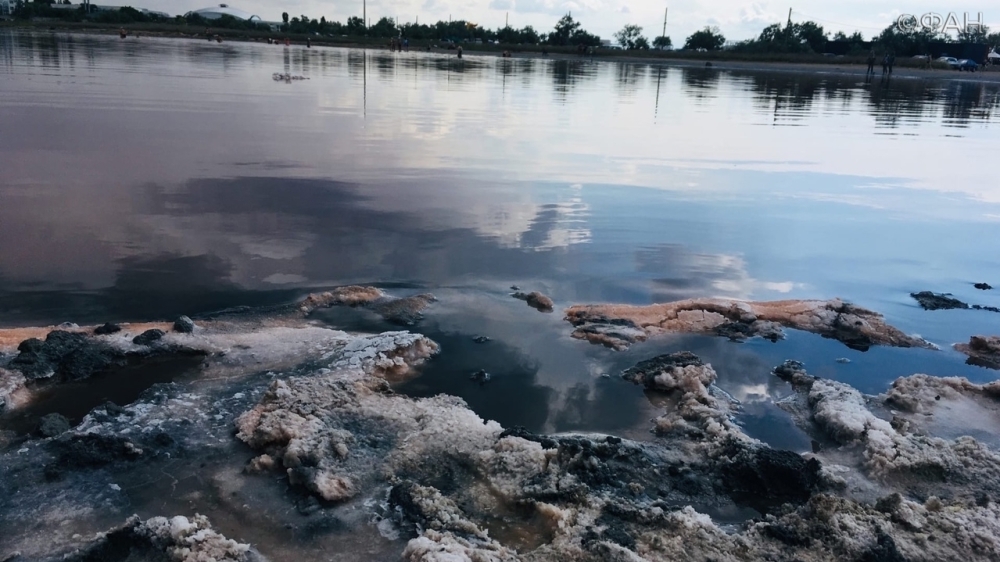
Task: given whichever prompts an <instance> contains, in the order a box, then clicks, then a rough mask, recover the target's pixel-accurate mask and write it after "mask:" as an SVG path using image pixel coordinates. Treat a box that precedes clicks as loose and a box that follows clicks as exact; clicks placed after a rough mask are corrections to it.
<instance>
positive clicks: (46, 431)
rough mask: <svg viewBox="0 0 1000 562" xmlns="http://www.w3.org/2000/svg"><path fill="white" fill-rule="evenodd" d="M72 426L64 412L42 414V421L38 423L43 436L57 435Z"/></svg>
mask: <svg viewBox="0 0 1000 562" xmlns="http://www.w3.org/2000/svg"><path fill="white" fill-rule="evenodd" d="M70 427H72V426H71V425H70V423H69V419H68V418H66V416H64V415H62V414H56V413H52V414H46V415H44V416H42V421H41V423H39V424H38V433H40V434H41V435H42V437H55V436H56V435H60V434H62V433H65V432H67V431H69V428H70Z"/></svg>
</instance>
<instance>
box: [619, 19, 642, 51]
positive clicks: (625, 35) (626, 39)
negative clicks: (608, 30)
mask: <svg viewBox="0 0 1000 562" xmlns="http://www.w3.org/2000/svg"><path fill="white" fill-rule="evenodd" d="M614 37H615V40H616V41H618V44H619V45H621V46H622V47H623V48H625V49H628V50H633V49H638V48H639V47H638V45H637V43H638V41H639V40H640V39H642V41H643V42H644V43H645V44H646V48H649V42H648V41H646V38H645V37H643V36H642V27H640V26H638V25H635V24H634V23H630V24H628V25H626V26H625V27H623V28H621V30H620V31H618V32H617V33H615V35H614Z"/></svg>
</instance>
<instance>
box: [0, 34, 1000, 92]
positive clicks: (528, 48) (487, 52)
mask: <svg viewBox="0 0 1000 562" xmlns="http://www.w3.org/2000/svg"><path fill="white" fill-rule="evenodd" d="M0 29H15V30H30V31H36V32H37V31H46V30H48V31H60V32H69V33H82V34H95V35H117V34H118V30H119V28H118V27H116V26H112V25H107V24H93V23H74V22H63V21H53V22H39V21H35V22H23V21H14V22H10V21H6V22H4V21H0ZM127 29H128V30H129V32H130V34H133V35H134V34H139V35H140V37H141V36H148V37H159V38H176V39H195V40H200V41H205V39H206V36H205V32H204V31H202V32H199V31H197V30H195V29H193V28H188V27H180V26H174V25H169V24H167V25H164V24H133V25H129V26H127ZM208 29H210V31H211V33H212V34H217V35H219V36H220V37H221V38H223V39H224V40H225V41H240V42H248V43H255V42H257V43H259V42H261V41H266V39H267V38H268V37H271V38H275V39H280V41H284V39H285V37H288V38H289V40H290V41H291V42H292V46H293V47H294V46H299V47H301V46H303V45H304V44H305V41H306V39H309V40H310V41H311V42H312V45H313V46H315V47H340V48H354V49H372V50H385V49H386V45H385V40H383V39H381V38H378V39H376V38H372V39H364V38H358V37H343V38H333V37H310V36H306V35H297V34H283V33H280V32H278V33H267V32H257V31H247V30H234V29H223V28H218V29H216V28H208ZM279 44H280V43H279ZM427 47H428V42H426V41H416V40H414V41H413V43H412V45H411V49H412V50H413V51H415V52H431V53H437V54H442V55H449V54H450V55H452V56H454V55H455V51H454V50H449V49H442V48H433V47H432V48H431V49H429V50H428V48H427ZM462 49H463V53H464V54H466V55H471V56H495V57H499V56H501V54H502V53H503V52H504V51H509V52H510V54H511V58H519V59H552V60H595V61H597V60H600V61H613V62H628V63H644V64H650V65H662V66H667V67H677V68H712V69H715V70H736V71H748V72H794V73H815V74H824V75H837V76H856V77H858V78H861V79H863V78H864V77H865V70H866V66H865V62H864V60H863V59H862V58H859V57H836V58H833V57H823V56H820V55H791V56H789V55H777V54H762V55H748V54H743V53H730V52H721V51H720V52H708V53H679V52H677V51H666V52H661V51H646V52H626V51H611V50H598V51H597V53H596V54H594V55H592V56H591V55H585V56H581V55H579V54H577V53H576V52H574V50H573V49H572V48H567V47H552V46H543V45H482V44H463V45H462ZM897 63H898V64H897V66H896V67H895V69H894V71H893V75H892V77H893V78H896V79H907V80H912V79H921V80H939V81H949V82H953V81H954V82H976V83H993V84H1000V67H984V68H987V70H980V71H978V72H961V71H957V70H950V69H941V68H931V69H928V68H923V67H922V65H921V64H920V63H917V62H915V61H912V60H911V59H898V60H897ZM881 79H882V69H881V65H876V68H875V80H878V81H880V80H881Z"/></svg>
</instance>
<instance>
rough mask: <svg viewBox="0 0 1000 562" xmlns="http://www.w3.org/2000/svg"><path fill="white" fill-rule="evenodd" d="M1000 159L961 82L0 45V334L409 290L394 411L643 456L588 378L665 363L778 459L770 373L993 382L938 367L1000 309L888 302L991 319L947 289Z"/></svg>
mask: <svg viewBox="0 0 1000 562" xmlns="http://www.w3.org/2000/svg"><path fill="white" fill-rule="evenodd" d="M276 72H281V73H291V74H293V75H299V76H303V77H305V78H308V79H307V80H300V81H294V82H292V83H285V82H276V81H274V80H273V79H272V74H273V73H276ZM998 150H1000V91H998V87H997V85H982V84H977V83H974V82H962V81H953V82H932V81H918V80H896V81H893V82H891V83H888V84H886V83H881V82H879V81H876V82H875V83H874V84H866V83H864V82H863V80H862V79H860V78H856V77H850V76H839V75H835V74H829V73H816V74H806V73H798V74H797V73H779V72H749V71H725V70H717V69H701V68H695V69H681V68H668V67H660V66H655V65H647V64H619V63H613V62H591V61H589V60H569V61H555V60H527V59H514V60H511V59H498V58H492V57H484V58H480V57H475V56H466V58H465V59H463V60H457V59H455V58H450V57H446V56H442V55H432V54H425V53H415V52H411V53H407V54H396V55H393V54H390V53H387V52H363V51H355V50H345V49H326V48H322V49H320V48H314V49H304V48H300V47H292V48H285V47H283V46H281V47H278V46H272V45H264V44H253V43H251V44H238V43H225V44H214V43H209V42H201V41H184V40H159V39H151V38H141V39H137V40H136V39H129V40H126V41H121V40H118V39H117V38H108V37H91V36H74V35H66V34H56V33H53V34H46V33H41V34H14V33H11V32H0V325H2V326H15V325H32V324H40V323H42V324H49V323H58V322H63V321H73V322H78V323H84V322H88V323H90V322H104V321H108V320H137V319H153V318H169V317H172V316H174V315H178V314H197V313H199V312H206V311H211V310H217V309H220V308H224V307H229V306H235V305H243V304H249V305H256V304H268V303H278V302H287V301H290V300H292V299H295V298H297V297H299V296H301V295H302V294H304V293H306V292H308V291H309V290H313V289H316V288H323V287H329V286H332V285H340V284H345V283H378V284H382V285H384V286H387V287H389V288H390V289H389V290H390V292H393V293H394V294H399V295H405V294H408V293H411V292H423V291H431V292H433V293H435V294H436V295H437V296H438V297H439V298H440V299H441V301H440V302H439V303H438V304H436V305H435V306H434V307H433V308H432V309H431V310H430V312H429V314H428V317H427V319H426V321H425V322H424V324H423V325H422V326H421V327H420V328H419V329H420V331H422V332H424V333H426V334H428V335H430V336H431V337H433V338H434V339H436V340H437V341H439V342H441V343H442V345H443V349H444V352H443V354H442V356H441V357H440V358H438V359H436V360H434V361H432V362H431V363H430V364H429V365H428V366H427V367H426V369H425V370H424V373H423V376H421V377H419V378H417V379H415V380H414V381H412V382H410V383H408V384H406V385H404V386H403V387H402V388H401V390H403V391H405V392H409V393H411V394H414V395H430V394H435V393H437V392H442V391H443V392H449V393H452V394H457V395H460V396H462V397H464V398H465V399H466V400H467V401H468V402H469V403H470V405H471V406H472V407H473V408H474V409H476V411H477V412H479V413H480V414H481V415H483V416H484V417H489V418H493V419H497V420H499V421H500V422H501V423H504V424H505V425H512V424H521V425H525V426H528V427H530V428H533V429H542V430H547V431H565V430H601V431H617V432H619V433H629V432H632V431H634V432H641V431H642V430H644V429H645V427H646V426H647V425H648V424H647V423H646V420H647V419H648V418H649V417H650V416H652V415H653V413H654V411H655V407H654V406H653V405H652V404H651V403H650V401H649V400H647V399H646V398H645V397H644V396H643V395H642V393H641V392H640V391H639V390H638V389H636V388H634V387H631V386H630V385H628V384H626V383H623V382H622V381H620V380H618V379H617V378H615V377H611V378H605V377H602V376H601V375H603V374H606V373H611V374H614V373H616V372H617V371H618V370H620V369H622V368H624V367H627V366H629V365H631V364H633V363H634V362H635V361H637V360H640V359H644V358H648V357H650V356H652V355H654V354H657V353H663V352H669V351H677V350H680V349H690V350H692V351H694V352H696V353H698V354H699V355H702V356H703V357H705V358H707V359H709V360H710V361H711V362H712V363H713V365H715V367H716V368H717V370H718V371H719V372H720V376H721V379H720V386H722V387H723V388H725V389H726V390H728V391H729V392H731V393H732V394H734V395H735V396H736V397H737V398H739V399H741V400H743V401H744V402H745V404H746V415H745V416H744V418H745V419H744V422H745V423H746V424H747V426H748V428H749V429H750V431H751V432H753V433H754V434H755V435H758V436H760V437H761V438H763V439H766V440H768V441H770V442H772V443H774V444H779V445H782V446H787V447H793V448H806V447H808V442H807V441H805V440H804V437H803V436H801V435H800V434H798V433H797V432H795V431H793V430H792V429H791V426H790V424H789V423H787V420H786V419H785V418H784V417H782V416H781V415H780V414H779V413H778V412H777V411H776V409H775V408H774V407H773V406H772V405H771V400H773V399H774V398H778V397H780V396H782V395H783V394H787V393H788V389H787V388H786V387H785V386H784V385H783V384H781V383H780V382H778V381H775V380H774V378H773V377H771V376H769V375H768V372H769V370H770V369H771V368H772V367H773V366H774V365H775V364H777V363H779V362H780V361H782V360H784V359H787V358H795V359H800V360H804V361H805V362H806V364H807V367H809V368H810V370H811V371H812V372H813V373H814V374H818V375H821V376H825V377H831V378H836V379H839V380H844V381H847V382H850V383H852V384H854V385H856V386H858V387H859V388H861V389H862V390H865V391H867V392H879V391H882V390H884V389H885V387H886V385H887V384H888V383H889V382H890V381H891V380H892V379H893V378H895V377H897V376H900V375H907V374H912V373H914V372H929V373H932V374H937V375H961V376H967V377H970V378H972V379H974V380H977V381H984V380H991V379H993V378H996V374H995V373H994V372H991V371H986V370H983V369H979V368H976V367H970V366H966V365H965V364H964V362H963V357H962V356H960V355H959V354H957V353H955V352H953V351H951V350H950V345H951V344H952V343H954V342H957V341H963V340H967V339H968V337H969V336H970V335H972V334H979V333H989V334H996V333H998V332H1000V326H998V322H1000V315H998V314H994V313H989V312H978V311H942V312H925V311H922V310H920V309H919V308H918V307H917V306H916V303H915V302H913V301H912V299H910V297H909V296H908V294H909V293H910V292H911V291H918V290H934V291H941V292H951V293H954V294H955V295H956V296H958V297H960V298H962V299H963V300H966V301H969V302H973V303H979V304H984V305H992V306H1000V291H993V292H982V291H976V290H975V289H973V287H972V284H973V283H975V282H980V281H985V282H989V283H991V284H993V285H995V286H998V287H1000V260H998V256H1000V236H998V235H1000V183H998V182H997V171H998V160H997V155H998V154H1000V152H998ZM512 284H516V285H519V286H520V287H522V288H524V289H528V290H541V291H543V292H545V293H547V294H549V295H551V296H552V298H553V299H554V300H555V301H556V303H557V306H558V307H560V308H561V307H565V306H568V305H570V304H574V303H587V302H605V301H613V302H629V303H637V304H643V303H651V302H658V301H667V300H675V299H680V298H686V297H694V296H724V297H737V298H747V299H757V300H766V299H779V298H830V297H837V296H839V297H843V298H845V299H848V300H851V301H853V302H855V303H857V304H860V305H863V306H866V307H870V308H873V309H875V310H878V311H880V312H882V313H884V314H885V315H886V316H887V317H888V319H889V321H890V322H891V323H893V324H895V325H897V326H899V327H900V328H901V329H903V330H904V331H907V332H914V333H919V334H921V335H923V336H924V337H926V338H928V339H930V340H931V341H933V342H935V343H937V344H939V345H940V346H941V347H942V348H943V350H942V351H940V352H932V351H915V350H894V349H881V348H878V349H874V350H872V351H869V352H867V353H861V352H857V351H852V350H849V349H848V348H846V347H845V346H843V345H841V344H839V343H837V342H833V341H830V340H824V339H822V338H819V337H817V336H813V335H810V334H803V333H796V332H793V333H790V334H789V337H788V339H787V340H785V341H783V342H779V343H777V344H772V343H770V342H760V341H752V342H749V343H746V344H733V343H730V342H727V341H724V340H721V339H717V338H707V337H694V336H677V337H668V338H662V339H659V340H656V341H653V342H648V343H646V344H642V345H639V346H635V347H634V348H633V349H632V350H630V351H629V352H627V353H614V352H611V351H609V350H606V349H603V348H598V347H594V346H590V345H587V344H584V343H582V342H578V341H575V340H571V339H570V338H569V337H568V333H569V331H570V330H569V329H568V325H567V324H566V323H565V322H563V321H562V320H561V314H560V313H559V312H558V311H557V313H556V314H549V315H544V314H539V313H537V312H535V311H533V310H532V309H530V308H528V307H526V306H525V305H524V303H522V302H520V301H517V300H514V299H512V298H510V297H509V295H508V293H509V291H508V287H509V286H510V285H512ZM320 316H321V318H323V319H325V320H326V321H328V322H329V323H330V324H332V325H335V326H339V327H346V328H352V329H361V328H364V329H382V328H387V326H385V325H384V324H382V323H381V322H380V321H379V320H378V319H376V318H373V317H370V316H367V315H366V314H364V313H361V312H357V311H329V312H326V313H323V314H321V315H320ZM480 334H482V335H487V336H489V337H491V338H493V341H491V342H490V343H487V344H482V345H479V344H474V343H472V341H471V338H472V337H473V336H475V335H480ZM838 358H848V359H850V360H851V362H850V363H846V364H845V363H838V362H837V361H836V360H837V359H838ZM480 368H485V369H486V370H488V371H489V372H491V373H492V374H493V375H494V377H493V380H492V381H491V382H490V383H489V384H487V385H483V386H480V385H479V384H477V383H475V382H473V381H471V380H469V374H470V373H471V372H473V371H475V370H478V369H480Z"/></svg>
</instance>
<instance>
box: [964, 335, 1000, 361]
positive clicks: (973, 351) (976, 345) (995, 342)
mask: <svg viewBox="0 0 1000 562" xmlns="http://www.w3.org/2000/svg"><path fill="white" fill-rule="evenodd" d="M955 349H957V350H958V351H960V352H962V353H964V354H966V355H968V356H969V359H968V361H967V362H968V363H969V364H971V365H979V366H980V367H986V368H988V369H1000V337H998V336H972V337H971V338H970V339H969V343H957V344H955Z"/></svg>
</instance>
